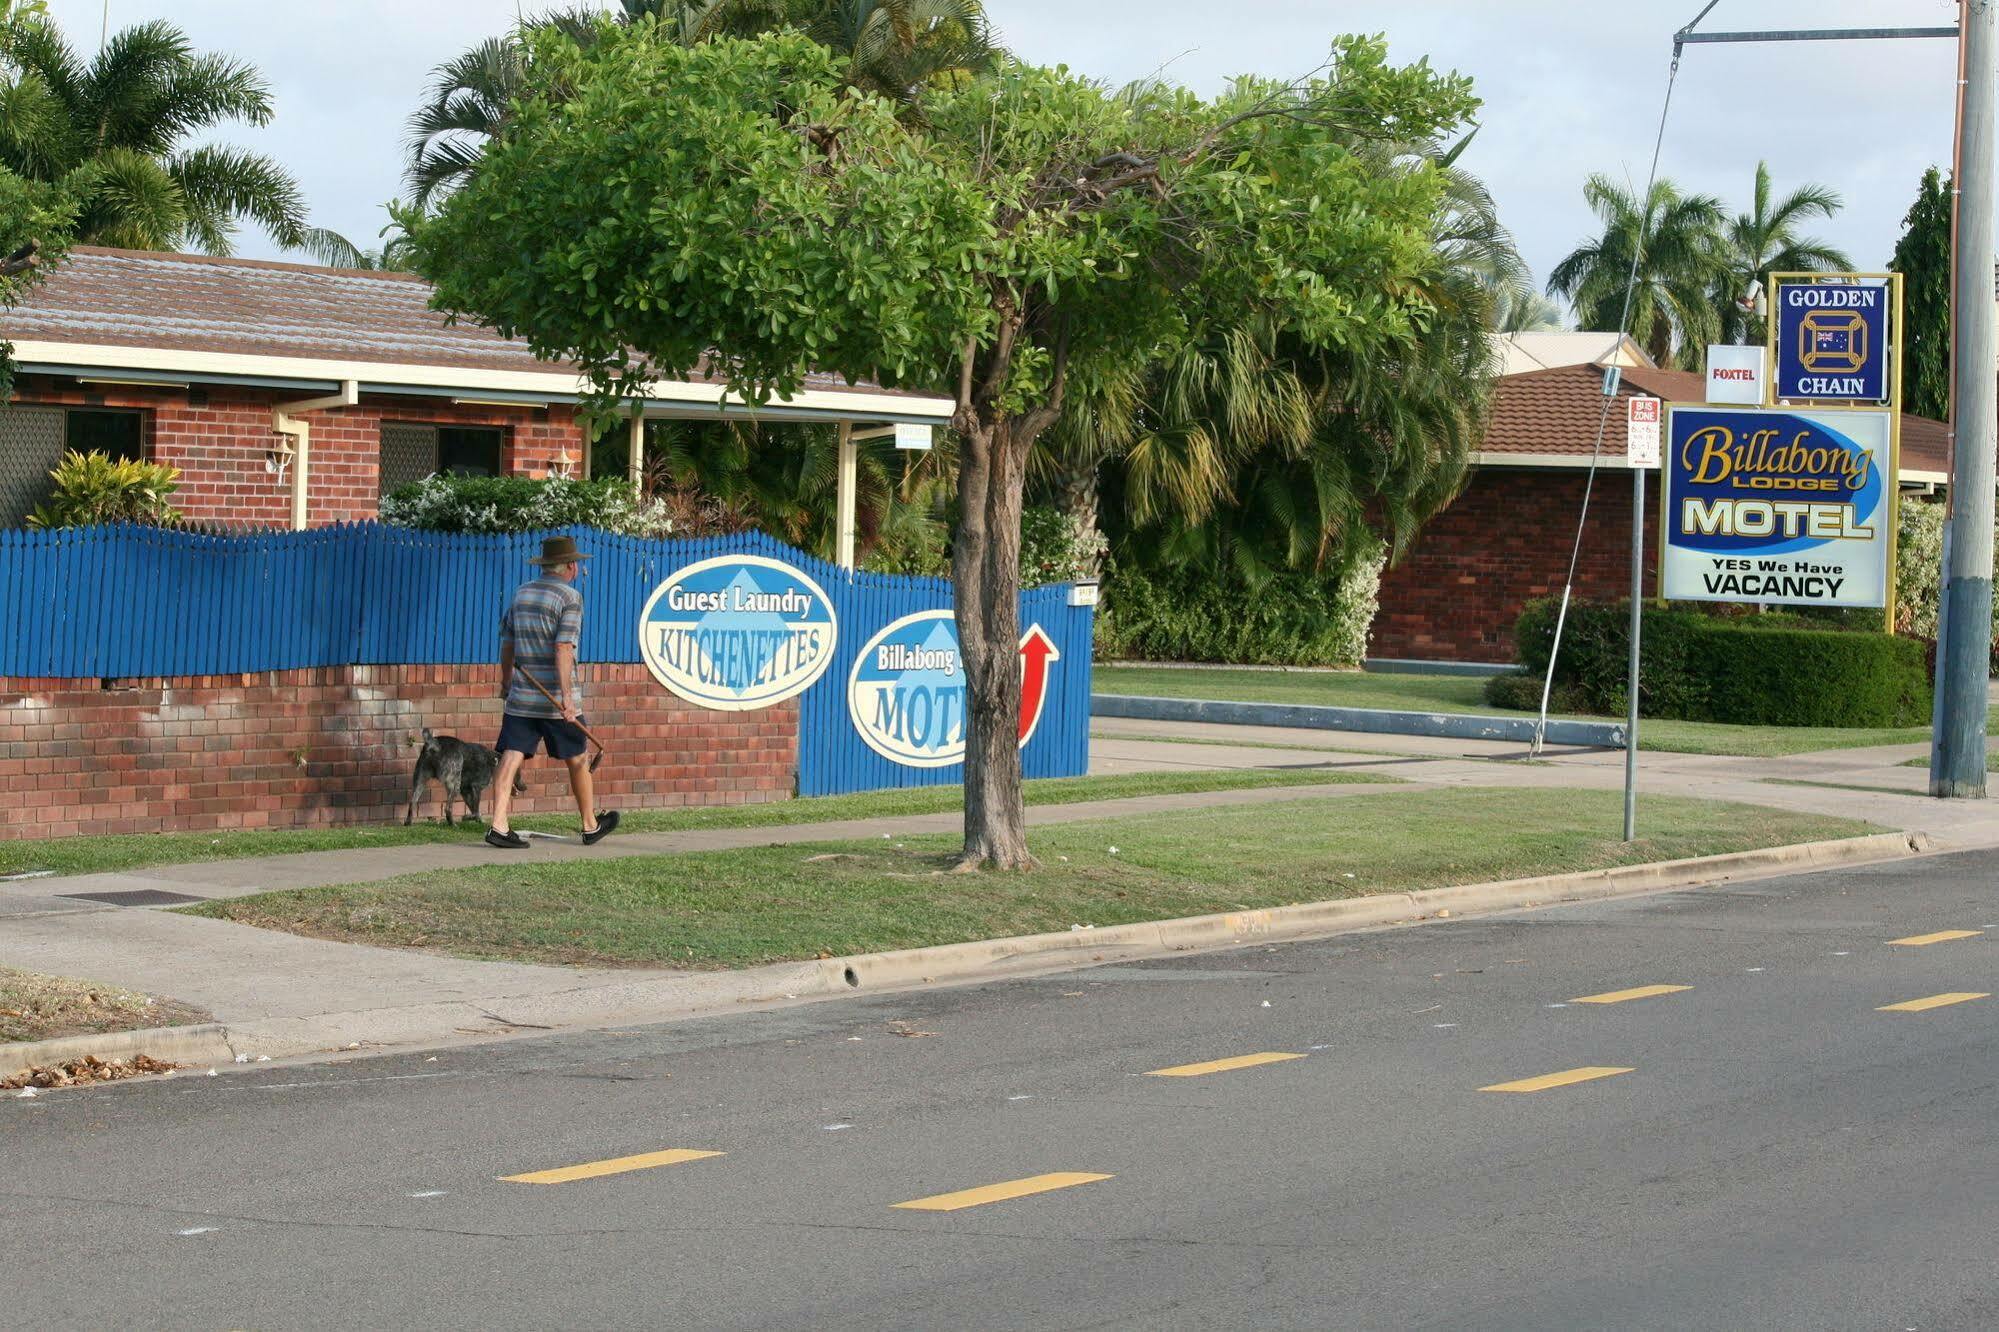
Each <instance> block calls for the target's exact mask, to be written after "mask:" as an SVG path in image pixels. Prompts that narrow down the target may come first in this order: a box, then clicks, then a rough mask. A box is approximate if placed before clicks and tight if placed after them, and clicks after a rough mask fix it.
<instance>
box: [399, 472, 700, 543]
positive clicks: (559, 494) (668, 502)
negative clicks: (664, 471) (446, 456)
mask: <svg viewBox="0 0 1999 1332" xmlns="http://www.w3.org/2000/svg"><path fill="white" fill-rule="evenodd" d="M711 507H712V506H711ZM381 512H382V521H383V522H385V523H390V524H393V525H395V526H397V527H418V528H422V529H424V530H426V531H430V532H539V531H546V530H547V529H549V528H552V527H571V526H582V525H587V526H590V527H595V528H598V529H600V530H602V531H606V532H616V533H619V534H620V535H623V536H636V537H665V536H703V535H707V533H705V532H702V531H690V530H687V529H688V527H689V526H690V525H691V521H692V522H698V523H701V524H707V523H708V522H710V521H711V520H712V521H713V522H714V523H715V524H716V525H717V526H716V528H715V530H729V529H728V528H727V527H726V525H725V522H726V515H725V514H721V513H720V512H719V511H718V512H717V513H708V512H707V511H706V510H704V509H703V508H702V506H701V505H700V504H699V503H698V502H696V501H694V500H693V499H691V498H689V497H686V496H681V495H677V494H676V495H675V496H673V497H671V498H670V499H643V498H641V497H640V495H639V493H638V491H637V490H635V489H634V488H633V486H632V484H631V482H630V481H628V480H625V479H623V478H606V479H604V480H602V481H576V480H572V479H570V478H567V477H559V476H551V477H532V476H430V477H425V478H424V479H423V480H421V481H416V482H412V483H411V484H409V485H406V486H402V487H399V488H398V489H396V490H395V491H393V492H392V493H390V494H388V495H386V496H384V497H383V499H382V511H381Z"/></svg>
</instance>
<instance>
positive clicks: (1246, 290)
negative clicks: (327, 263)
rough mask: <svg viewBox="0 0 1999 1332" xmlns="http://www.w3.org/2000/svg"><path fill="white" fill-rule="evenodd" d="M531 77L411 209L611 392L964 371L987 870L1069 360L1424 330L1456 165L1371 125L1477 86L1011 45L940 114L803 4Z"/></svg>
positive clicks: (416, 234)
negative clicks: (1234, 334) (870, 90)
mask: <svg viewBox="0 0 1999 1332" xmlns="http://www.w3.org/2000/svg"><path fill="white" fill-rule="evenodd" d="M529 72H530V87H531V88H532V89H533V91H532V93H531V94H530V95H529V96H528V97H526V98H525V99H524V100H522V101H521V102H519V103H518V104H517V105H516V108H515V111H514V116H513V119H512V121H511V123H510V124H509V126H508V128H507V130H506V132H505V133H504V134H502V135H501V136H500V137H499V138H498V139H497V140H496V141H494V142H493V143H492V144H491V145H489V147H488V149H487V151H486V154H485V160H484V162H483V163H482V164H481V166H480V168H479V169H478V171H476V172H475V173H474V174H473V176H472V178H471V179H470V180H469V181H468V182H467V184H466V185H465V186H464V187H463V188H462V189H460V190H459V191H457V192H456V193H455V194H453V195H452V196H451V197H450V198H449V199H448V200H446V202H445V203H444V205H443V207H442V209H441V210H440V211H439V212H438V213H437V214H436V215H435V216H431V217H426V216H424V215H422V214H421V213H419V212H418V211H417V210H415V209H405V210H403V211H402V218H403V221H404V224H405V225H406V226H407V227H408V228H409V229H410V231H411V234H412V237H413V241H414V244H415V248H416V255H417V263H418V267H419V269H420V270H421V271H423V272H425V273H427V274H429V275H430V276H431V277H432V278H433V279H434V280H435V281H436V283H437V299H438V301H439V303H440V304H441V305H442V306H443V307H444V308H445V309H447V310H451V311H454V312H457V313H459V314H462V315H467V316H471V317H476V318H479V319H482V320H484V321H486V322H488V323H490V324H492V325H493V326H494V327H495V328H496V329H498V330H499V331H501V332H502V333H503V334H506V335H510V336H515V335H517V336H522V337H524V338H525V339H526V340H527V341H528V343H529V344H530V345H531V346H532V347H533V349H534V350H535V351H536V352H537V353H538V354H540V355H544V356H548V357H554V358H565V359H570V360H573V361H575V362H576V363H577V364H579V365H580V366H582V367H583V369H584V371H585V373H586V375H587V376H588V377H589V379H590V380H591V381H592V382H593V384H594V385H595V386H596V388H597V390H598V393H599V394H600V396H601V398H602V399H603V400H604V401H606V402H615V401H618V400H621V399H623V398H626V397H629V396H630V395H631V394H632V393H633V392H634V391H635V390H636V389H637V387H638V385H640V384H641V383H643V382H645V381H647V380H650V379H656V378H670V377H674V376H677V375H683V374H686V373H688V372H690V371H692V370H694V369H695V368H696V367H697V366H705V368H706V369H707V370H709V371H710V372H711V373H714V374H717V375H720V376H721V377H723V378H724V379H725V380H726V381H727V382H728V384H729V385H730V386H731V388H733V389H735V390H736V391H738V392H741V393H743V394H745V395H747V396H749V397H751V398H753V399H757V400H764V399H767V398H768V397H769V396H770V395H772V394H774V393H783V392H788V391H790V390H793V389H795V388H797V387H798V386H799V385H800V383H801V382H802V378H803V376H804V374H805V372H806V371H807V369H808V368H811V367H818V368H820V369H824V370H830V371H835V372H838V373H841V374H844V375H847V376H849V377H852V378H860V377H863V376H872V377H875V378H877V379H879V380H881V381H883V382H885V383H888V384H905V385H909V384H914V385H921V386H924V387H929V388H933V389H941V390H943V391H945V392H948V393H949V394H950V395H951V396H952V397H953V398H954V399H955V401H956V404H957V408H956V412H955V415H954V417H953V426H954V428H955V430H956V432H957V435H958V438H959V455H958V481H957V503H958V518H957V525H956V528H955V531H954V536H953V545H952V561H953V580H954V584H955V590H956V605H957V620H958V626H959V638H960V643H961V646H962V649H963V654H964V667H965V679H966V682H967V685H968V690H969V694H970V700H969V704H970V706H969V714H970V720H969V726H968V734H967V742H966V760H965V847H964V859H963V863H964V865H965V866H967V867H976V866H980V865H991V866H1000V867H1017V866H1022V865H1027V864H1031V863H1032V858H1031V856H1030V855H1029V853H1028V848H1027V840H1026V828H1025V819H1024V815H1023V810H1022V805H1021V788H1020V755H1019V751H1018V748H1017V746H1016V736H1017V727H1018V718H1019V706H1020V675H1019V666H1018V661H1017V654H1016V646H1017V643H1018V638H1019V614H1018V600H1017V594H1018V592H1019V583H1020V578H1019V556H1020V511H1021V498H1022V487H1023V481H1024V476H1025V472H1026V467H1027V463H1028V459H1029V456H1030V454H1031V453H1032V451H1033V450H1034V448H1035V446H1036V444H1037V442H1038V441H1039V440H1040V439H1041V438H1042V436H1043V435H1044V434H1045V433H1046V432H1047V431H1048V429H1049V428H1050V427H1051V426H1052V425H1054V424H1055V422H1056V421H1057V420H1059V419H1060V417H1061V415H1062V411H1063V406H1064V402H1065V398H1066V394H1067V392H1068V386H1069V383H1070V379H1071V376H1072V375H1075V376H1078V377H1079V378H1080V377H1083V376H1087V375H1090V374H1094V373H1098V372H1099V368H1100V367H1103V366H1107V365H1117V364H1119V363H1135V364H1144V363H1147V362H1150V361H1153V360H1157V359H1161V358H1163V357H1165V356H1168V355H1171V354H1172V353H1173V352H1174V351H1175V350H1176V349H1177V348H1179V347H1181V346H1184V345H1186V344H1187V343H1189V342H1192V341H1196V340H1199V339H1201V338H1204V337H1206V336H1207V335H1208V332H1209V330H1210V329H1211V328H1212V327H1214V326H1216V325H1218V324H1224V323H1232V324H1243V323H1246V322H1247V321H1248V319H1249V318H1250V316H1252V315H1255V314H1258V313H1261V314H1262V315H1264V316H1265V317H1267V318H1268V319H1269V320H1270V321H1271V322H1272V323H1273V324H1274V325H1275V326H1277V327H1280V328H1283V329H1285V330H1287V332H1288V335H1289V336H1291V337H1293V338H1295V339H1296V340H1297V342H1298V344H1299V345H1300V346H1301V347H1302V348H1304V349H1308V350H1312V351H1320V352H1324V353H1325V354H1329V355H1338V356H1341V357H1345V358H1350V359H1353V360H1360V359H1363V358H1383V359H1385V358H1393V357H1396V356H1398V355H1405V354H1407V353H1408V351H1409V349H1410V348H1412V347H1413V346H1414V345H1415V344H1417V343H1418V342H1419V341H1420V340H1421V338H1422V337H1423V335H1424V331H1425V329H1426V327H1427V326H1428V325H1429V323H1430V321H1431V317H1432V314H1433V310H1434V307H1433V305H1432V296H1431V281H1432V279H1433V278H1434V276H1435V274H1436V270H1437V266H1438V264H1439V260H1438V257H1437V251H1436V249H1435V246H1434V245H1433V243H1432V237H1431V222H1432V219H1433V216H1434V212H1435V207H1436V203H1437V199H1438V195H1439V192H1440V182H1439V180H1438V178H1437V175H1436V173H1435V172H1434V171H1433V170H1429V169H1424V168H1421V167H1418V168H1415V169H1410V170H1405V171H1383V170H1381V169H1380V162H1379V159H1378V154H1373V153H1367V152H1362V151H1357V149H1356V145H1357V144H1363V143H1392V142H1404V143H1406V142H1419V143H1428V142H1433V141H1435V140H1436V139H1438V138H1439V137H1441V136H1443V135H1445V134H1448V133H1450V132H1452V131H1453V130H1455V128H1456V127H1457V126H1458V125H1459V124H1460V123H1461V122H1462V121H1463V119H1464V118H1465V117H1466V116H1468V115H1469V114H1470V113H1471V111H1472V110H1473V108H1474V107H1475V105H1476V103H1475V101H1474V99H1473V98H1472V95H1471V92H1470V87H1469V83H1468V81H1466V80H1463V79H1460V78H1457V77H1455V76H1450V77H1442V76H1439V75H1437V74H1435V73H1434V72H1433V71H1431V70H1430V69H1429V68H1427V66H1424V65H1421V64H1419V65H1416V66H1411V67H1407V68H1396V67H1392V66H1390V65H1389V64H1388V63H1387V60H1386V55H1385V50H1384V47H1383V45H1382V44H1381V43H1379V42H1377V41H1369V40H1363V39H1342V40H1340V41H1339V42H1337V43H1336V44H1335V45H1334V48H1333V55H1332V59H1331V61H1330V63H1329V65H1328V66H1327V67H1326V68H1325V69H1324V70H1322V71H1321V72H1320V73H1318V74H1317V75H1315V76H1313V77H1310V78H1307V79H1304V80H1301V81H1299V82H1297V83H1293V84H1278V83H1274V82H1270V81H1265V80H1244V81H1241V82H1239V83H1237V84H1236V85H1234V86H1233V87H1232V88H1230V89H1229V90H1228V91H1227V92H1225V93H1224V94H1222V95H1221V96H1219V97H1217V98H1215V99H1213V100H1205V99H1202V98H1199V97H1196V96H1194V95H1193V94H1191V93H1188V92H1184V91H1181V90H1177V89H1172V88H1166V87H1156V88H1153V89H1150V90H1148V91H1146V92H1144V93H1142V94H1139V95H1132V96H1119V95H1116V94H1114V93H1112V92H1110V91H1108V90H1106V89H1104V88H1102V87H1101V86H1099V85H1097V84H1095V83H1093V82H1090V81H1089V80H1086V79H1082V78H1079V77H1077V76H1075V75H1072V74H1069V73H1067V72H1065V71H1061V70H1046V69H1036V68H1030V67H1026V66H1022V65H1018V64H1011V63H1009V64H1005V65H1003V66H1002V67H1001V68H1000V69H998V70H997V71H996V72H995V73H994V74H993V75H991V76H989V77H988V78H985V79H981V80H979V81H977V82H976V83H974V84H972V85H970V86H969V87H967V88H965V89H963V90H959V91H952V92H946V93H943V94H941V95H939V96H937V97H935V98H934V99H926V102H927V105H926V115H925V116H924V117H923V119H922V122H921V124H920V125H917V124H912V123H908V122H905V121H903V120H901V119H899V118H898V115H897V108H896V106H895V105H894V104H893V103H892V102H890V101H888V100H886V99H883V98H878V97H873V96H867V95H852V94H850V92H849V81H848V80H847V78H846V77H845V71H844V69H843V68H842V65H841V63H840V61H839V60H838V59H837V58H836V57H835V56H834V55H833V54H832V53H831V52H829V51H827V50H826V49H825V48H824V47H822V46H820V45H818V44H817V43H815V42H812V41H811V40H809V39H808V38H806V37H804V36H802V35H798V34H791V33H781V34H776V35H772V36H768V37H764V38H761V39H758V40H736V39H718V40H715V41H710V42H705V43H701V44H698V45H695V46H692V47H688V46H682V45H679V44H677V43H673V42H670V41H665V40H661V39H660V37H659V35H658V34H657V33H656V31H655V30H654V29H653V28H652V27H651V26H650V25H646V24H640V25H638V26H636V27H634V28H631V29H628V30H622V31H613V30H610V29H609V28H608V27H607V28H606V29H602V30H600V31H599V33H598V34H597V36H596V39H595V40H594V41H593V42H591V43H590V44H588V45H587V46H584V45H580V44H578V43H575V42H571V41H567V40H564V39H563V38H562V37H561V36H560V35H559V34H554V33H542V34H538V35H537V36H536V37H535V38H534V39H533V40H532V45H531V59H530V70H529Z"/></svg>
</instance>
